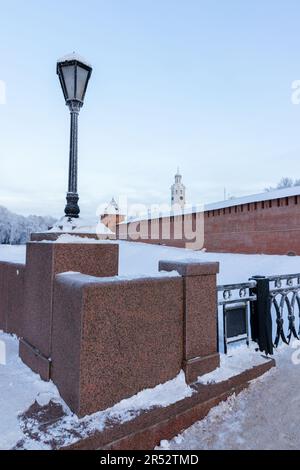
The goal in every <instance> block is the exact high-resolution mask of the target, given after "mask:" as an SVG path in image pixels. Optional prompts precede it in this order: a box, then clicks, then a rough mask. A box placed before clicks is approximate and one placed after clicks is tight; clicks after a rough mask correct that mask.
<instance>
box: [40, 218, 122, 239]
mask: <svg viewBox="0 0 300 470" xmlns="http://www.w3.org/2000/svg"><path fill="white" fill-rule="evenodd" d="M49 232H55V233H57V232H62V233H87V234H97V235H112V234H113V232H112V231H111V230H110V229H109V228H108V227H106V226H105V225H104V224H103V223H102V222H100V220H99V219H96V218H95V219H85V218H81V217H78V219H71V220H69V219H68V218H67V217H62V218H61V219H60V220H58V221H57V222H56V223H55V224H54V225H53V227H52V228H51V229H50V230H49Z"/></svg>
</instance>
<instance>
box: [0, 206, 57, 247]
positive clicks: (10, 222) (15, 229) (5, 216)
mask: <svg viewBox="0 0 300 470" xmlns="http://www.w3.org/2000/svg"><path fill="white" fill-rule="evenodd" d="M53 223H54V219H52V218H51V217H38V216H36V215H30V216H29V217H23V216H22V215H17V214H13V213H12V212H10V211H9V210H7V209H6V208H5V207H2V206H0V244H2V243H5V244H11V245H19V244H23V243H26V242H27V241H28V240H29V238H30V234H31V233H32V232H40V231H45V230H48V229H49V227H51V226H52V225H53Z"/></svg>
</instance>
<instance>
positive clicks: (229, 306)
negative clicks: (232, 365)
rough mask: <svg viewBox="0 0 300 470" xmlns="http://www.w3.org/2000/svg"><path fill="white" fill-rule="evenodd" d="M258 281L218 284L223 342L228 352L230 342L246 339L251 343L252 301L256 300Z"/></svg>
mask: <svg viewBox="0 0 300 470" xmlns="http://www.w3.org/2000/svg"><path fill="white" fill-rule="evenodd" d="M255 286H256V282H255V281H251V282H247V283H243V284H227V285H222V286H218V288H217V290H218V306H219V307H222V308H223V344H224V352H225V354H227V351H228V344H230V343H235V342H239V341H242V340H246V342H247V344H248V345H249V342H250V334H249V315H250V309H249V306H250V302H254V301H256V295H255V294H253V293H252V289H253V288H255Z"/></svg>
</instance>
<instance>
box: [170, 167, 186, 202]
mask: <svg viewBox="0 0 300 470" xmlns="http://www.w3.org/2000/svg"><path fill="white" fill-rule="evenodd" d="M185 203H186V201H185V186H184V184H183V183H182V175H181V174H180V169H179V166H178V167H177V173H176V175H175V183H174V184H173V185H172V187H171V206H172V207H173V208H179V207H181V209H184V207H185Z"/></svg>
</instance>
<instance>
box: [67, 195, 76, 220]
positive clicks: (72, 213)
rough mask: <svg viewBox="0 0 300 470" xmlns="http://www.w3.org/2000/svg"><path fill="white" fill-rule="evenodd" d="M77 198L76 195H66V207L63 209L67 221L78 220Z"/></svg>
mask: <svg viewBox="0 0 300 470" xmlns="http://www.w3.org/2000/svg"><path fill="white" fill-rule="evenodd" d="M78 201H79V196H78V194H77V193H67V205H66V207H65V214H66V217H68V218H69V219H78V217H79V214H80V209H79V205H78Z"/></svg>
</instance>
